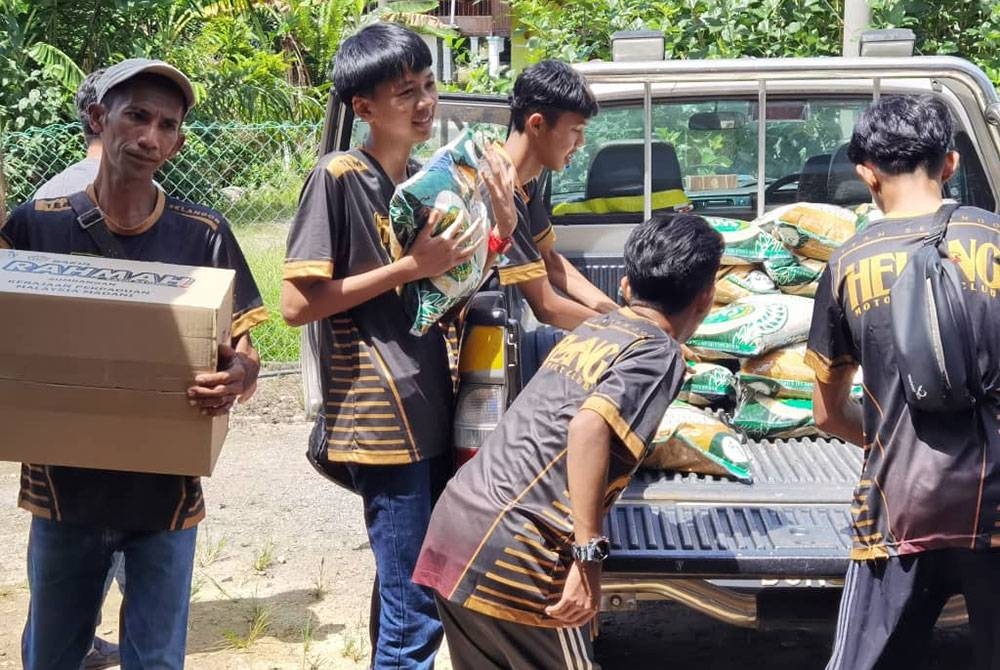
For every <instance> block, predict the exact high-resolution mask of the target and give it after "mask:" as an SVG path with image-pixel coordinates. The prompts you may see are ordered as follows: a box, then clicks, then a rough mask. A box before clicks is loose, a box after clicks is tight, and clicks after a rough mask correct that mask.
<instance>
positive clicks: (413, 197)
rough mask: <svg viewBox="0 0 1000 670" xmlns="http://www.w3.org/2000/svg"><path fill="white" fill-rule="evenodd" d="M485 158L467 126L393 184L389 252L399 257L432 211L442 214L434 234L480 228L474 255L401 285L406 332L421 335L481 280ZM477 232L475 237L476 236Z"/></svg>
mask: <svg viewBox="0 0 1000 670" xmlns="http://www.w3.org/2000/svg"><path fill="white" fill-rule="evenodd" d="M482 160H484V148H483V144H482V141H481V139H480V138H479V137H478V136H477V135H475V134H473V133H472V132H470V131H468V130H466V131H463V132H462V133H461V134H460V135H459V136H458V137H457V138H455V139H454V140H453V141H451V142H449V143H448V144H446V145H445V146H443V147H441V148H440V149H438V151H437V152H435V153H434V155H433V156H431V158H430V160H429V161H427V163H426V164H425V165H424V167H423V168H422V169H421V170H420V171H418V172H417V173H416V174H415V175H413V176H412V177H410V178H409V179H407V180H406V181H404V182H403V183H402V184H400V185H399V186H397V187H396V192H395V193H394V194H393V196H392V200H391V201H390V202H389V218H390V220H391V223H392V225H391V231H392V236H393V239H391V240H390V244H391V247H392V253H393V256H395V257H396V258H398V257H400V256H402V255H403V254H405V253H406V252H407V250H409V248H410V245H411V244H413V241H414V239H416V237H417V235H418V234H419V233H420V231H421V230H422V229H423V227H424V225H425V224H426V223H427V216H428V214H429V212H430V210H431V209H437V210H439V211H441V212H442V213H444V216H443V217H442V218H441V220H440V222H439V223H438V226H437V230H436V231H434V235H440V234H442V233H443V232H444V231H446V230H448V228H450V227H451V226H453V225H457V226H459V229H458V230H457V231H454V233H455V234H456V235H461V234H463V233H465V232H466V231H468V230H469V229H470V228H477V229H479V235H478V243H477V247H476V251H475V253H474V254H473V256H472V258H471V259H469V260H468V261H466V262H464V263H462V264H461V265H458V266H456V267H454V268H452V269H451V270H448V271H447V272H445V273H444V274H442V275H438V276H437V277H430V278H427V279H420V280H418V281H415V282H410V283H408V284H405V285H404V286H403V287H402V289H401V293H402V297H403V304H404V308H405V310H406V316H407V318H408V319H410V320H411V321H412V324H413V325H412V327H411V328H410V332H411V333H413V334H414V335H421V334H423V333H426V332H427V330H428V329H429V328H430V327H431V326H433V325H434V324H435V323H437V322H438V320H439V319H440V318H441V317H442V316H444V314H445V313H446V312H447V311H448V310H449V309H451V308H452V307H454V306H455V305H456V304H458V303H459V302H461V301H462V300H464V299H465V298H467V297H468V296H469V295H471V294H472V293H473V292H474V291H475V290H476V289H477V288H478V287H479V284H480V280H481V279H482V276H483V269H484V266H485V264H486V256H487V253H488V234H489V228H490V220H491V212H490V208H489V206H488V203H489V196H488V194H487V192H486V190H485V187H484V185H483V182H482V178H481V177H480V175H479V172H478V170H479V165H480V161H482ZM475 237H476V236H474V239H475Z"/></svg>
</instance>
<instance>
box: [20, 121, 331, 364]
mask: <svg viewBox="0 0 1000 670" xmlns="http://www.w3.org/2000/svg"><path fill="white" fill-rule="evenodd" d="M320 131H321V126H319V125H318V124H313V123H310V124H277V123H266V124H255V125H234V124H189V125H187V126H185V133H186V135H187V141H186V143H185V145H184V148H183V149H182V150H181V152H180V154H178V155H177V156H176V157H175V158H174V159H173V160H172V161H171V162H170V163H169V164H168V165H167V166H166V167H165V168H164V169H163V171H162V173H161V174H160V175H158V177H157V179H158V180H159V181H160V183H161V184H162V185H163V187H164V189H165V190H166V191H167V193H169V194H170V195H173V196H175V197H178V198H181V199H183V200H189V201H192V202H197V203H199V204H202V205H207V206H209V207H212V208H214V209H216V210H218V211H219V212H221V213H222V214H223V215H224V216H225V217H226V218H227V219H228V220H229V222H230V224H232V227H233V230H234V231H235V232H236V235H237V237H238V238H239V240H240V245H241V246H242V247H243V251H244V253H245V254H246V256H247V260H248V261H249V262H250V267H251V269H252V270H253V273H254V277H255V278H256V279H257V284H258V285H259V286H260V290H261V293H262V294H263V296H264V302H265V303H266V304H267V307H268V309H269V310H270V312H271V318H270V319H269V321H268V322H267V323H265V324H263V325H262V326H260V327H259V328H257V329H255V331H254V339H255V342H256V344H257V348H258V349H259V351H260V353H261V357H262V358H263V359H264V360H265V361H267V362H272V363H273V362H290V361H297V360H298V356H299V338H298V332H297V331H296V330H295V329H293V328H289V327H288V326H286V325H285V323H284V322H283V321H282V320H281V313H280V310H279V306H278V296H279V292H280V287H281V264H282V260H283V258H284V250H285V236H286V234H287V231H288V223H289V222H290V221H291V219H292V217H293V216H294V214H295V208H296V204H297V201H298V195H299V190H300V189H301V188H302V182H303V180H304V179H305V177H306V175H307V174H308V173H309V170H310V169H311V168H312V166H313V164H314V163H315V162H316V147H317V146H318V144H319V134H320ZM2 144H3V156H4V172H5V174H6V178H7V187H8V193H7V205H8V206H9V207H14V206H16V205H18V204H20V203H22V202H26V201H28V200H30V199H31V197H32V195H33V194H34V192H35V190H36V189H37V188H38V187H39V186H40V185H41V184H43V183H44V182H45V181H46V180H48V179H49V178H50V177H52V176H53V175H55V174H57V173H58V172H60V171H61V170H63V169H64V168H66V167H67V166H69V165H71V164H72V163H75V162H76V161H78V160H80V159H81V158H83V156H84V153H85V147H84V142H83V135H82V133H81V132H80V126H79V124H75V123H73V124H65V125H55V126H47V127H44V128H32V129H29V130H26V131H24V132H17V133H6V134H4V135H3V138H2Z"/></svg>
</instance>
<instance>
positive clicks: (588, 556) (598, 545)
mask: <svg viewBox="0 0 1000 670" xmlns="http://www.w3.org/2000/svg"><path fill="white" fill-rule="evenodd" d="M572 550H573V560H574V561H579V562H580V563H600V562H602V561H603V560H604V559H605V558H607V557H608V554H609V553H611V543H610V542H608V538H606V537H603V536H602V537H593V538H591V539H590V541H589V542H587V544H574V545H573V546H572Z"/></svg>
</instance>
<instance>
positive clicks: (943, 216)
mask: <svg viewBox="0 0 1000 670" xmlns="http://www.w3.org/2000/svg"><path fill="white" fill-rule="evenodd" d="M960 206H961V205H959V203H957V202H946V203H943V204H942V205H941V207H939V208H938V211H937V213H936V214H935V215H934V223H932V224H931V230H930V232H929V233H927V237H926V238H925V239H924V244H925V245H926V246H929V247H930V246H934V247H936V246H940V244H941V243H942V242H944V236H945V235H947V234H948V222H949V221H951V215H952V214H954V213H955V210H956V209H958V208H959V207H960Z"/></svg>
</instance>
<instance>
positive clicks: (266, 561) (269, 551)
mask: <svg viewBox="0 0 1000 670" xmlns="http://www.w3.org/2000/svg"><path fill="white" fill-rule="evenodd" d="M274 549H275V546H274V542H273V541H271V540H267V541H266V542H264V545H263V546H262V547H261V548H260V549H258V550H257V551H255V552H254V555H253V562H252V563H251V567H253V569H254V572H267V569H268V568H269V567H271V566H272V565H274Z"/></svg>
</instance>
